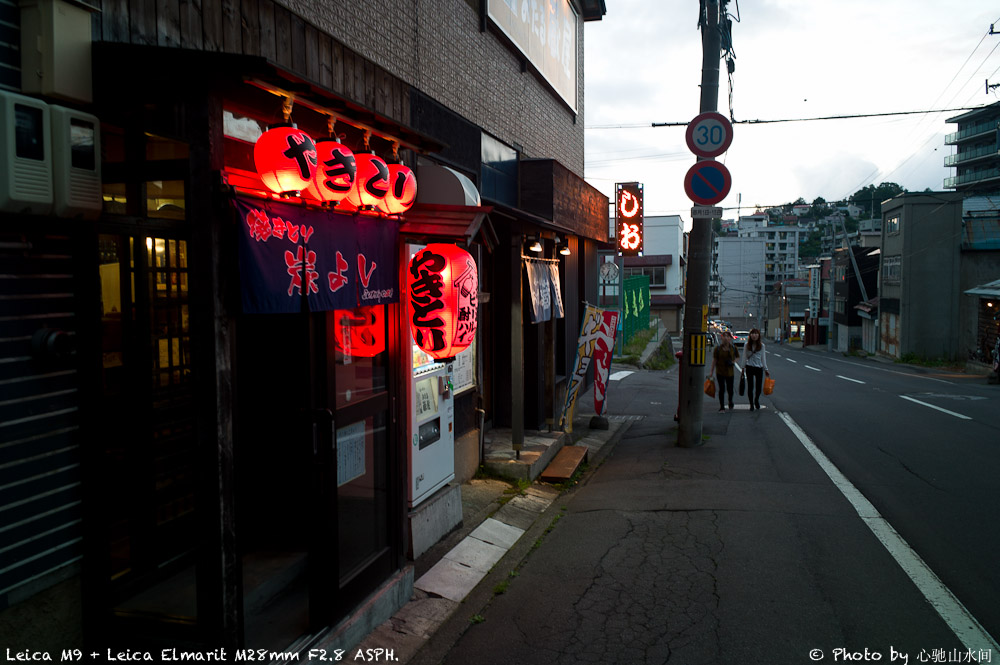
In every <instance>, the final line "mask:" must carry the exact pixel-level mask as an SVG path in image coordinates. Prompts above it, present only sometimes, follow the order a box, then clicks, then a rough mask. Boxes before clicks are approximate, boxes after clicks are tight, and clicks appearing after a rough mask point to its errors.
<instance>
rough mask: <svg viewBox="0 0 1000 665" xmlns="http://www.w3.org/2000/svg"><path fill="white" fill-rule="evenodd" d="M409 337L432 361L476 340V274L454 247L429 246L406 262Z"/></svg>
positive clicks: (464, 254) (468, 257) (465, 255)
mask: <svg viewBox="0 0 1000 665" xmlns="http://www.w3.org/2000/svg"><path fill="white" fill-rule="evenodd" d="M406 285H407V291H408V293H409V303H408V305H407V315H408V316H409V319H410V334H411V335H412V337H413V341H414V343H415V344H416V345H417V346H419V347H420V348H421V349H423V350H424V351H425V352H426V353H427V354H428V355H430V356H431V357H433V358H451V357H454V356H455V355H457V354H458V353H459V352H461V351H462V350H464V349H465V348H467V347H468V346H469V345H470V344H472V342H473V340H474V339H475V337H476V320H477V316H478V305H479V273H478V271H477V270H476V262H475V261H473V260H472V256H471V255H470V254H469V253H468V252H466V251H465V250H464V249H462V248H460V247H456V246H455V245H446V244H434V245H427V246H426V247H424V248H423V249H422V250H420V251H419V252H417V253H416V254H415V255H414V256H413V258H412V259H410V266H409V270H408V271H407V278H406Z"/></svg>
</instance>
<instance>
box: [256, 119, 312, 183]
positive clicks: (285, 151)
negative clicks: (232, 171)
mask: <svg viewBox="0 0 1000 665" xmlns="http://www.w3.org/2000/svg"><path fill="white" fill-rule="evenodd" d="M253 162H254V166H255V167H256V169H257V173H258V174H259V175H260V179H261V181H263V183H264V185H265V186H266V187H267V188H268V189H270V190H271V191H272V192H275V193H276V194H281V195H283V196H288V195H296V194H298V193H299V192H300V191H302V190H304V189H306V188H307V187H309V186H310V185H312V183H313V178H314V177H315V175H316V144H315V143H313V140H312V137H310V136H309V135H308V134H306V133H305V132H303V131H302V130H300V129H296V128H295V125H276V126H274V127H271V128H269V129H268V130H267V131H266V132H264V133H263V134H261V135H260V138H258V139H257V142H256V143H255V144H254V146H253Z"/></svg>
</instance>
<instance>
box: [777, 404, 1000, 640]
mask: <svg viewBox="0 0 1000 665" xmlns="http://www.w3.org/2000/svg"><path fill="white" fill-rule="evenodd" d="M778 415H779V416H780V417H781V419H782V420H783V421H785V424H786V425H788V429H790V430H792V433H793V434H794V435H795V436H796V438H798V440H799V442H800V443H801V444H802V445H803V447H805V449H806V451H808V453H809V454H810V455H812V457H813V459H814V460H816V463H817V464H819V466H820V468H821V469H823V471H824V472H826V475H827V476H829V478H830V480H832V481H833V484H834V485H836V486H837V489H839V490H840V492H841V493H842V494H843V495H844V497H845V498H846V499H847V500H848V501H849V502H850V503H851V505H852V506H854V510H855V511H856V512H857V513H858V516H859V517H860V518H861V520H862V521H863V522H864V523H865V524H866V525H867V526H868V528H869V529H871V532H872V533H874V534H875V537H876V538H878V539H879V540H880V541H881V542H882V545H883V546H884V547H885V549H886V550H887V551H888V552H889V554H891V555H892V558H893V559H895V560H896V563H898V564H899V567H900V568H902V569H903V571H904V572H905V573H906V574H907V576H909V578H910V580H911V581H912V582H913V584H914V585H915V586H916V587H917V589H918V590H919V591H920V593H922V594H923V595H924V598H926V599H927V602H929V603H930V604H931V607H933V608H934V610H935V611H936V612H937V613H938V616H940V617H941V618H942V619H943V620H944V622H945V623H946V624H948V627H949V628H950V629H951V632H953V633H955V636H956V637H958V639H959V640H960V641H961V642H962V644H963V645H965V647H966V648H967V649H972V650H975V651H978V650H979V649H991V650H992V651H993V652H1000V645H998V644H997V642H996V640H994V639H993V637H992V636H991V635H990V634H989V633H988V632H986V629H985V628H983V627H982V626H981V625H980V624H979V622H978V621H977V620H976V618H975V617H974V616H972V614H970V613H969V610H967V609H966V608H965V605H963V604H962V601H960V600H959V599H958V598H956V597H955V594H953V593H952V592H951V589H949V588H948V587H946V586H945V585H944V583H943V582H942V581H941V580H940V579H939V578H938V576H937V575H935V574H934V571H933V570H931V569H930V567H929V566H928V565H927V564H926V563H925V562H924V560H923V559H921V558H920V555H919V554H917V553H916V552H914V551H913V548H912V547H910V545H909V543H907V542H906V541H905V540H903V537H902V536H900V535H899V533H897V531H896V530H895V529H894V528H892V525H891V524H889V522H887V521H886V520H885V518H884V517H882V515H881V514H879V512H878V510H876V508H875V506H873V505H872V504H871V502H870V501H868V499H866V498H865V496H864V495H863V494H862V493H861V492H860V491H859V490H858V488H857V487H855V486H854V485H853V484H851V481H849V480H848V479H847V477H846V476H844V474H843V473H841V472H840V469H838V468H837V467H836V465H835V464H834V463H833V462H831V461H830V459H829V458H828V457H827V456H826V455H824V454H823V451H821V450H820V449H819V448H817V447H816V444H814V443H813V442H812V440H811V439H810V438H809V435H808V434H806V433H805V432H804V431H803V430H802V428H801V427H799V426H798V424H797V423H796V422H795V421H794V420H792V417H791V416H789V415H788V414H787V413H782V412H778Z"/></svg>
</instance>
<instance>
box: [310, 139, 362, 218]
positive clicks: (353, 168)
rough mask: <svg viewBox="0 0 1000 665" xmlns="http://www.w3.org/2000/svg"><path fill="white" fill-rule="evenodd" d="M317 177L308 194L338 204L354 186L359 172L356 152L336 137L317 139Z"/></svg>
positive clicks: (325, 201)
mask: <svg viewBox="0 0 1000 665" xmlns="http://www.w3.org/2000/svg"><path fill="white" fill-rule="evenodd" d="M316 160H317V164H316V177H315V178H313V182H312V183H311V184H310V185H309V187H308V188H307V189H306V194H308V195H309V196H311V197H313V198H314V199H319V200H320V201H323V202H324V203H329V204H331V205H336V204H337V203H338V202H340V201H342V200H343V199H344V198H345V197H346V196H347V195H348V194H349V193H350V191H351V187H353V186H354V179H355V177H356V175H357V172H358V167H357V163H356V162H355V158H354V152H353V151H352V150H351V149H350V148H348V147H347V146H346V145H344V144H343V143H341V142H340V141H338V140H337V139H335V138H322V139H316Z"/></svg>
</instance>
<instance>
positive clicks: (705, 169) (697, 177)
mask: <svg viewBox="0 0 1000 665" xmlns="http://www.w3.org/2000/svg"><path fill="white" fill-rule="evenodd" d="M732 186H733V177H732V176H731V175H730V174H729V169H727V168H726V166H725V164H721V163H719V162H717V161H715V160H714V159H706V160H703V161H700V162H697V163H696V164H695V165H694V166H692V167H691V168H689V169H688V172H687V174H686V175H685V176H684V191H685V193H687V195H688V198H689V199H691V200H692V201H694V202H695V203H698V204H700V205H703V206H709V205H715V204H716V203H718V202H719V201H721V200H722V199H724V198H726V196H727V195H728V194H729V189H730V188H731V187H732Z"/></svg>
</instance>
